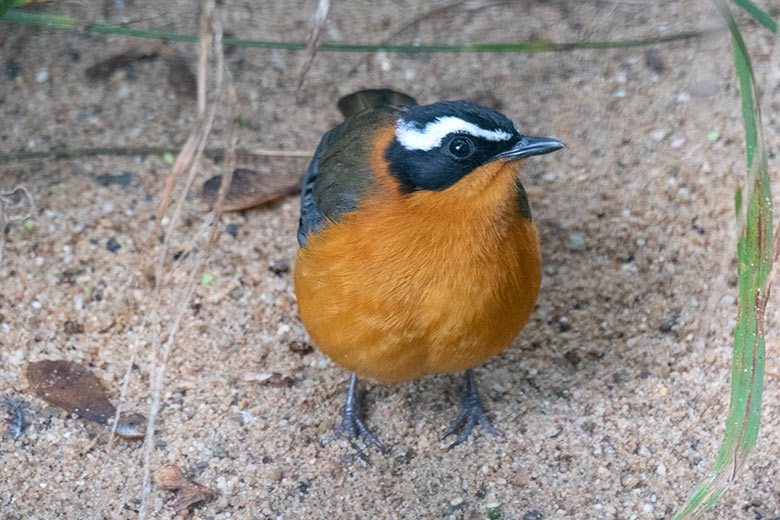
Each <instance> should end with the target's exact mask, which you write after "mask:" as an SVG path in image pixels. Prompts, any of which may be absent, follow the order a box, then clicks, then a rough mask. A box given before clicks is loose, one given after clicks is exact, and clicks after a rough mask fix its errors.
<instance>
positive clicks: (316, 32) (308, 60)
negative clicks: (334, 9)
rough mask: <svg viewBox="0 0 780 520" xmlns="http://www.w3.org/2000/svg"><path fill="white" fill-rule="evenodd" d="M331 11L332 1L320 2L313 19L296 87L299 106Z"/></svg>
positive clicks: (321, 0)
mask: <svg viewBox="0 0 780 520" xmlns="http://www.w3.org/2000/svg"><path fill="white" fill-rule="evenodd" d="M329 9H330V0H318V2H317V10H316V11H315V12H314V16H312V18H311V32H310V33H309V41H307V42H306V57H305V58H304V60H303V66H302V67H301V72H300V73H299V74H298V82H297V83H296V85H295V102H296V103H298V104H300V103H301V88H302V87H303V80H304V79H305V78H306V73H308V72H309V69H310V68H311V66H312V64H313V63H314V57H315V56H316V55H317V48H318V47H319V44H320V33H322V28H323V27H325V22H326V21H327V20H328V10H329Z"/></svg>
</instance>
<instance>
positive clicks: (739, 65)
mask: <svg viewBox="0 0 780 520" xmlns="http://www.w3.org/2000/svg"><path fill="white" fill-rule="evenodd" d="M713 1H714V3H715V5H716V7H717V8H718V10H719V11H720V13H721V16H722V17H723V19H724V20H725V21H726V24H727V26H728V29H729V32H730V33H731V44H732V50H733V53H734V68H735V71H736V74H737V78H738V80H739V85H740V94H741V99H742V120H743V125H744V128H745V144H746V149H747V157H746V159H747V161H746V162H747V173H746V182H745V185H744V186H745V190H743V189H740V188H738V189H737V192H736V194H735V207H736V210H737V225H738V229H739V237H738V239H737V260H738V262H737V273H738V280H739V284H738V285H739V287H738V291H739V314H738V316H737V326H736V328H735V329H734V343H733V350H732V365H731V406H730V409H729V415H728V418H727V420H726V436H725V439H724V440H723V443H722V444H721V447H720V451H719V452H718V457H717V458H716V460H715V464H714V465H713V468H712V473H711V475H710V477H709V478H708V479H706V480H705V481H704V482H702V483H701V484H700V485H699V486H698V487H697V488H696V490H695V491H694V492H693V494H692V495H691V497H690V498H689V499H688V501H687V502H686V504H685V505H684V506H683V508H682V510H680V511H679V512H678V513H677V514H676V515H675V517H674V518H675V520H683V519H688V518H693V517H696V516H698V515H700V514H701V513H702V512H703V511H705V510H706V509H707V508H709V507H710V506H712V505H713V504H714V503H715V502H716V501H717V500H718V498H719V497H720V495H721V494H722V493H723V491H724V490H725V489H726V487H727V486H728V485H729V484H731V483H732V482H733V481H734V480H735V479H736V477H737V474H738V473H739V470H740V469H741V468H742V466H743V465H744V463H745V460H746V459H747V456H748V454H750V452H751V451H752V450H753V448H754V447H755V445H756V439H757V438H758V428H759V425H760V421H761V393H762V391H763V379H764V359H765V356H766V352H765V343H764V330H763V320H764V309H765V306H766V297H765V295H766V294H767V293H768V286H767V279H768V276H769V271H770V269H771V267H772V255H771V253H772V252H771V245H772V193H771V191H770V178H769V167H768V164H767V153H766V145H765V143H764V138H763V134H762V126H761V112H760V110H759V105H758V99H757V92H756V85H755V79H754V77H753V67H752V65H751V62H750V55H749V53H748V51H747V47H746V45H745V41H744V40H743V39H742V35H741V34H740V31H739V27H738V26H737V23H736V22H735V21H734V17H733V16H732V14H731V10H730V9H729V5H728V3H727V0H713ZM735 2H736V0H735ZM745 191H746V192H747V193H746V195H745Z"/></svg>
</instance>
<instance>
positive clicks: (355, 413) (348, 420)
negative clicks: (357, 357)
mask: <svg viewBox="0 0 780 520" xmlns="http://www.w3.org/2000/svg"><path fill="white" fill-rule="evenodd" d="M344 434H346V435H347V437H348V438H350V439H356V438H357V437H358V436H360V437H363V440H364V441H365V442H366V444H370V445H372V446H375V447H377V448H379V451H381V452H383V453H384V452H385V446H384V444H382V443H381V442H380V441H379V439H377V438H376V436H375V435H374V434H373V433H371V431H370V430H369V429H368V428H366V425H365V424H363V421H362V420H361V419H360V390H359V388H358V382H357V377H355V374H352V377H351V378H350V380H349V392H348V393H347V402H346V404H345V405H344V411H343V412H341V424H340V425H339V427H338V428H336V438H337V439H339V438H341V436H342V435H344Z"/></svg>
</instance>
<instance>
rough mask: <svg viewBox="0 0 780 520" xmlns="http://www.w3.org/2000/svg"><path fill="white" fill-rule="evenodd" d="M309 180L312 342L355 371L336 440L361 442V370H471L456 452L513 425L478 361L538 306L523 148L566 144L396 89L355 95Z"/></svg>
mask: <svg viewBox="0 0 780 520" xmlns="http://www.w3.org/2000/svg"><path fill="white" fill-rule="evenodd" d="M338 107H339V109H340V111H341V113H342V115H343V116H344V121H343V122H342V123H341V124H339V125H338V126H336V127H334V128H332V129H331V130H329V131H328V132H327V133H325V134H324V136H323V137H322V139H321V141H320V143H319V146H318V147H317V149H316V152H315V153H314V156H313V158H312V160H311V162H310V164H309V166H308V168H307V170H306V172H305V174H304V175H303V177H302V180H301V201H300V212H301V213H300V220H299V225H298V234H297V239H298V245H299V247H298V250H297V254H296V264H295V276H294V278H295V293H296V297H297V303H298V316H299V317H300V320H301V322H302V323H303V325H304V327H305V329H306V331H307V332H308V334H309V337H310V338H311V339H312V341H313V342H314V343H315V344H316V345H317V347H318V348H319V349H320V350H321V351H322V352H323V353H324V354H326V355H327V356H328V357H330V359H331V360H333V361H334V362H335V363H336V364H338V365H341V366H342V367H344V368H346V369H347V370H348V371H349V372H351V376H350V378H349V385H348V391H347V399H346V402H345V404H344V407H343V409H342V413H341V423H340V424H339V426H338V427H337V428H336V436H337V437H340V436H342V435H347V436H348V437H350V438H356V437H362V438H363V440H364V441H365V442H366V444H367V445H373V446H375V447H376V448H378V449H380V450H381V451H385V447H384V444H383V443H382V442H381V441H380V440H379V439H378V438H377V436H376V435H375V434H374V433H373V432H372V431H371V430H370V429H369V428H368V427H367V426H366V424H365V422H364V420H363V416H362V413H361V408H360V391H359V378H360V379H364V378H368V379H370V380H374V381H377V382H380V383H391V382H403V381H410V380H413V379H416V378H418V377H421V376H424V375H427V374H437V373H457V372H462V371H465V376H464V381H463V384H462V385H461V386H460V387H459V393H460V398H461V407H460V411H459V413H458V415H457V416H456V417H455V419H454V420H453V421H452V423H451V424H450V426H449V428H447V429H446V431H445V433H444V435H443V437H442V439H444V438H446V437H449V436H450V435H454V434H457V437H456V440H455V442H454V443H452V444H451V445H450V446H449V447H448V448H447V449H448V450H449V449H452V448H453V447H455V446H457V445H458V444H461V443H463V442H465V441H466V440H467V439H468V438H469V436H470V435H471V433H472V431H473V430H474V428H475V427H476V426H477V425H479V426H480V427H481V428H482V429H483V430H484V431H486V432H487V433H489V434H492V435H500V431H499V430H498V429H497V428H495V427H494V426H493V424H492V422H491V421H490V419H489V417H488V415H487V413H486V411H485V408H484V407H483V405H482V400H481V398H480V395H479V391H478V386H477V381H476V378H475V376H474V371H473V369H474V367H477V366H479V365H481V364H482V363H484V362H485V361H487V360H488V359H490V358H492V357H493V356H495V355H497V354H499V353H501V352H502V351H504V350H505V349H506V348H507V347H509V346H510V345H511V343H512V341H513V340H514V338H515V337H516V336H517V335H518V333H519V332H520V331H521V329H522V328H523V327H524V326H525V324H526V323H527V321H528V320H529V317H530V315H531V313H532V311H533V309H534V307H535V305H536V299H537V296H538V293H539V287H540V283H541V278H542V259H541V251H540V243H539V235H538V231H537V228H536V225H535V224H534V222H533V220H532V218H531V209H530V206H529V202H528V197H527V194H526V191H525V189H524V187H523V184H522V183H521V181H520V178H519V171H520V163H521V161H520V159H524V158H526V157H530V156H534V155H542V154H547V153H550V152H553V151H555V150H559V149H561V148H563V147H564V144H563V143H561V142H560V141H558V140H556V139H552V138H546V137H529V136H525V135H522V134H520V133H519V132H518V131H517V129H516V128H515V125H514V124H513V123H512V121H511V120H510V119H509V118H507V117H506V116H505V115H503V114H501V113H499V112H498V111H496V110H493V109H490V108H486V107H484V106H480V105H478V104H476V103H473V102H470V101H440V102H436V103H432V104H428V105H419V104H417V102H416V101H415V100H414V99H413V98H411V97H410V96H408V95H406V94H402V93H400V92H396V91H393V90H389V89H376V90H362V91H359V92H355V93H353V94H350V95H348V96H346V97H344V98H342V99H341V100H340V101H339V103H338Z"/></svg>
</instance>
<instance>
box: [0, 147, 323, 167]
mask: <svg viewBox="0 0 780 520" xmlns="http://www.w3.org/2000/svg"><path fill="white" fill-rule="evenodd" d="M184 146H186V144H185V145H184ZM182 148H183V147H177V146H130V147H94V148H91V147H88V148H52V149H51V150H42V151H36V152H31V151H21V152H8V153H0V164H3V163H7V162H11V161H28V160H35V159H75V158H80V157H94V156H98V155H165V154H168V153H171V154H174V153H175V154H178V153H180V151H181V150H182ZM236 154H237V155H238V156H260V157H311V156H312V155H314V152H313V151H307V150H274V149H272V148H262V147H259V146H258V147H247V148H237V149H236ZM203 155H204V156H205V157H208V158H210V159H222V158H224V157H225V149H224V148H205V149H204V150H203ZM185 166H186V165H185ZM184 169H185V170H186V169H187V168H186V167H185V168H184Z"/></svg>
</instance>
